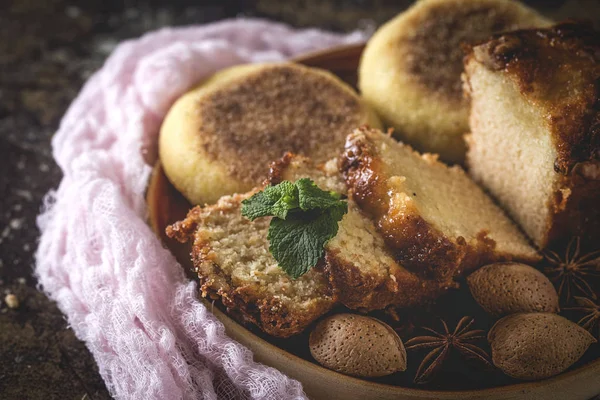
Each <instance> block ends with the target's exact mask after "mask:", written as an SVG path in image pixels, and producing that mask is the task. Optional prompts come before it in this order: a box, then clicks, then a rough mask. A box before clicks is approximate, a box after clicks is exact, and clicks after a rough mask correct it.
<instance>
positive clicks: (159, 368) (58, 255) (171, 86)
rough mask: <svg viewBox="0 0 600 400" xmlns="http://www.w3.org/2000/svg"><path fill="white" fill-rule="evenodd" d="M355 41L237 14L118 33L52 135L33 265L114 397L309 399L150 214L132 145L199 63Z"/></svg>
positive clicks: (271, 57)
mask: <svg viewBox="0 0 600 400" xmlns="http://www.w3.org/2000/svg"><path fill="white" fill-rule="evenodd" d="M363 39H364V38H363V35H362V34H360V33H354V34H351V35H348V36H341V35H335V34H331V33H326V32H321V31H317V30H314V29H311V30H293V29H290V28H288V27H286V26H283V25H280V24H275V23H268V22H264V21H258V20H244V19H239V20H231V21H224V22H220V23H215V24H211V25H206V26H201V27H188V28H178V29H164V30H160V31H157V32H153V33H149V34H147V35H145V36H143V37H142V38H140V39H137V40H131V41H127V42H125V43H123V44H121V45H120V46H119V47H118V48H117V49H116V50H115V51H114V53H113V54H112V55H111V56H110V57H109V59H108V60H107V61H106V63H105V65H104V66H103V67H102V69H100V70H99V71H98V72H97V73H96V74H94V76H93V77H92V78H91V79H90V80H89V82H87V84H86V85H85V86H84V88H83V90H82V91H81V93H80V94H79V96H78V97H77V98H76V99H75V101H74V102H73V104H72V105H71V107H70V108H69V110H68V111H67V113H66V115H65V116H64V118H63V120H62V122H61V124H60V128H59V130H58V132H57V133H56V136H55V137H54V139H53V142H52V145H53V151H54V157H55V158H56V162H57V163H58V165H59V166H60V167H61V168H62V171H63V173H64V178H63V180H62V182H61V183H60V186H59V187H58V189H57V190H56V191H53V192H51V193H49V194H48V196H47V198H46V201H45V205H44V210H43V212H42V214H41V215H40V216H39V218H38V225H39V227H40V229H41V232H42V236H41V239H40V244H39V248H38V251H37V266H36V274H37V278H38V279H39V282H40V284H41V286H42V287H43V289H44V290H45V291H46V292H47V293H48V295H49V296H50V297H51V298H52V299H54V300H56V302H57V303H58V305H59V307H60V308H61V310H62V311H63V312H64V313H65V314H66V315H67V317H68V321H69V323H70V325H71V327H72V328H73V330H74V331H75V333H76V334H77V336H78V337H79V338H81V339H82V340H84V341H85V342H86V344H87V346H88V348H89V349H90V351H91V352H92V354H93V355H94V358H95V360H96V362H97V363H98V366H99V369H100V373H101V375H102V377H103V378H104V380H105V382H106V385H107V387H108V389H109V391H110V393H111V394H112V395H113V396H114V397H115V398H118V399H217V398H219V399H221V398H223V399H238V398H251V399H293V398H294V399H295V398H298V399H300V398H304V397H305V396H304V394H303V392H302V387H301V385H300V384H299V383H298V382H296V381H294V380H292V379H290V378H288V377H286V376H285V375H283V374H282V373H280V372H279V371H277V370H275V369H273V368H269V367H266V366H264V365H261V364H258V363H255V362H254V361H253V360H252V354H251V352H250V351H249V350H248V349H246V348H245V347H243V346H242V345H240V344H239V343H236V342H235V341H233V340H231V339H229V338H228V337H227V336H226V335H225V333H224V329H223V326H222V325H221V323H220V322H219V321H218V320H216V318H215V317H214V316H213V315H212V314H211V313H210V311H208V310H207V309H206V308H205V307H204V306H203V305H202V303H200V302H199V301H198V300H197V291H198V290H197V289H198V288H197V285H196V283H195V282H190V281H188V280H187V279H186V277H185V276H184V273H183V271H182V269H181V267H180V266H179V265H178V264H177V262H176V261H175V259H174V258H173V256H172V255H171V254H170V253H169V251H168V250H166V249H164V248H163V247H162V246H161V244H160V243H159V241H158V239H157V238H156V237H155V236H154V234H153V233H152V231H151V230H150V228H149V227H148V225H147V224H146V221H145V217H146V205H145V201H144V190H145V188H146V184H147V181H148V177H149V174H150V170H151V168H150V167H149V166H148V165H146V164H145V163H144V159H143V156H142V151H141V150H142V148H148V149H153V148H155V145H156V139H157V134H158V131H159V127H160V124H161V121H162V119H163V117H164V115H165V114H166V112H167V110H168V109H169V107H170V105H171V104H172V103H173V101H174V100H175V99H176V98H177V97H178V96H180V95H181V94H182V93H184V92H185V91H186V90H187V89H189V88H191V87H192V86H193V85H194V83H196V82H198V81H199V80H200V79H202V78H203V77H205V76H207V75H208V74H211V73H213V72H215V71H216V70H218V69H220V68H224V67H227V66H230V65H233V64H239V63H246V62H260V61H277V60H283V59H285V58H287V57H290V56H294V55H297V54H299V53H303V52H307V51H312V50H316V49H319V48H325V47H328V46H335V45H340V44H343V43H349V42H356V41H359V40H363Z"/></svg>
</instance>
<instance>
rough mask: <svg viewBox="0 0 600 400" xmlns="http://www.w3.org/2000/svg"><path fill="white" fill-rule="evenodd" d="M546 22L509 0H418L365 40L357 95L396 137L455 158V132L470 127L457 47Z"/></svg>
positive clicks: (458, 141)
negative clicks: (502, 32)
mask: <svg viewBox="0 0 600 400" xmlns="http://www.w3.org/2000/svg"><path fill="white" fill-rule="evenodd" d="M548 23H549V21H548V20H547V19H545V18H544V17H542V16H541V15H540V14H538V13H537V12H536V11H534V10H532V9H530V8H529V7H526V6H524V5H522V4H520V3H519V2H516V1H512V0H469V1H464V0H421V1H418V2H416V3H415V4H414V5H413V6H412V7H411V8H410V9H409V10H407V11H405V12H404V13H402V14H399V15H398V16H397V17H395V18H394V19H392V20H391V21H389V22H388V23H386V24H385V25H384V26H382V27H381V28H380V29H379V30H378V31H377V32H376V33H375V35H374V36H373V38H372V39H371V40H369V42H368V43H367V47H366V48H365V51H364V53H363V56H362V59H361V63H360V68H359V87H360V90H361V93H362V95H363V96H364V98H365V100H366V101H367V102H368V103H369V104H370V105H372V106H373V108H374V109H375V110H376V111H377V112H378V113H379V115H380V116H381V118H382V119H383V122H384V123H385V124H387V125H388V126H390V127H393V128H394V129H395V132H394V134H395V135H396V136H397V137H398V138H399V139H401V140H403V141H406V142H407V143H409V144H411V145H412V146H414V148H415V149H417V150H419V151H423V152H431V153H437V154H439V155H440V158H441V159H442V160H444V161H446V162H452V163H461V162H462V161H463V159H464V155H465V150H466V147H465V144H464V141H463V137H462V136H463V134H464V133H466V132H467V131H468V130H469V125H468V115H469V103H468V100H467V99H465V98H464V97H463V93H462V89H461V81H460V75H461V73H462V72H463V64H462V58H463V51H462V49H461V45H462V44H464V43H475V42H477V41H480V40H484V39H486V38H487V37H489V36H490V35H491V34H492V33H493V32H500V31H506V30H513V29H517V28H528V27H537V26H544V25H547V24H548Z"/></svg>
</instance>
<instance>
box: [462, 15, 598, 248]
mask: <svg viewBox="0 0 600 400" xmlns="http://www.w3.org/2000/svg"><path fill="white" fill-rule="evenodd" d="M465 65H466V75H465V79H466V81H465V89H466V90H467V91H468V93H469V95H470V97H471V102H472V108H471V117H470V124H471V135H470V137H469V140H468V142H469V151H468V155H467V160H468V164H469V171H470V173H471V175H472V176H473V177H474V179H475V180H476V181H477V182H479V183H481V184H482V186H484V187H485V188H486V189H487V190H489V192H490V193H491V194H492V195H493V196H494V197H495V198H496V199H497V200H498V201H499V203H500V204H501V205H502V206H503V207H504V208H505V209H506V210H507V211H508V212H509V213H510V215H511V216H512V217H513V218H514V219H515V221H516V222H518V223H519V224H520V225H521V227H522V228H523V229H524V230H525V232H526V233H527V234H528V235H529V237H530V238H531V239H533V241H534V242H535V243H536V244H537V245H538V246H539V247H540V248H544V247H559V248H560V247H563V248H564V246H565V245H566V244H567V242H568V241H569V240H570V238H571V237H574V236H578V237H581V239H582V246H583V247H589V245H596V247H597V244H598V243H599V242H600V97H599V96H600V35H599V34H598V32H595V31H594V30H592V29H591V28H590V27H587V26H584V25H580V24H572V23H567V24H561V25H557V26H555V27H553V28H550V29H540V30H527V31H518V32H513V33H505V34H501V35H496V36H495V37H493V38H492V39H491V40H489V41H486V42H483V43H481V44H479V45H477V46H475V47H474V48H473V49H472V50H471V51H470V52H469V53H468V55H467V57H466V59H465Z"/></svg>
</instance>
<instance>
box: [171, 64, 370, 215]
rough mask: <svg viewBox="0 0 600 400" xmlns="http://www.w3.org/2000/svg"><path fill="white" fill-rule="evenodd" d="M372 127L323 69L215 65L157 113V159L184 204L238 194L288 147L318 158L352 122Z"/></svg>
mask: <svg viewBox="0 0 600 400" xmlns="http://www.w3.org/2000/svg"><path fill="white" fill-rule="evenodd" d="M363 124H368V125H371V126H380V122H379V120H378V118H377V117H376V116H375V114H374V113H373V112H371V111H369V110H368V108H367V107H366V106H365V105H364V103H363V102H362V100H361V99H360V98H359V96H358V95H357V94H356V92H355V91H354V90H353V89H352V88H350V87H349V86H348V85H346V84H345V83H343V82H342V81H340V80H339V79H338V78H337V77H335V76H334V75H332V74H330V73H329V72H326V71H323V70H320V69H316V68H308V67H304V66H301V65H296V64H291V63H281V64H260V65H257V64H252V65H242V66H236V67H232V68H229V69H226V70H223V71H221V72H219V73H217V74H215V75H213V76H212V77H211V78H209V79H208V80H207V81H205V82H204V83H202V84H201V85H200V86H198V87H196V88H195V89H193V90H191V91H190V92H188V93H186V94H185V95H183V96H182V97H181V98H180V99H179V100H177V102H176V103H175V104H174V105H173V107H172V108H171V110H170V111H169V113H168V114H167V117H166V118H165V120H164V122H163V125H162V128H161V132H160V139H159V156H160V161H161V163H162V166H163V168H164V171H165V173H166V175H167V177H168V178H169V180H170V181H171V183H173V185H174V186H175V187H176V188H177V189H178V190H179V191H180V192H181V193H182V194H183V195H184V196H185V197H186V198H187V199H188V200H189V201H190V202H191V203H192V204H212V203H215V202H216V201H217V200H218V199H219V198H220V197H221V196H223V195H228V194H233V193H243V192H246V191H248V190H250V189H252V188H253V187H255V186H257V185H258V184H260V183H262V181H263V180H264V179H265V178H266V177H267V174H268V172H269V164H270V162H271V161H273V160H277V159H279V158H280V157H281V156H282V155H283V154H284V153H285V152H287V151H291V152H293V153H296V154H301V155H304V156H307V157H310V158H312V159H313V160H315V162H317V163H319V162H325V161H326V160H328V159H330V158H332V157H335V156H336V155H337V154H339V153H341V151H342V149H343V148H344V142H345V139H346V136H347V135H348V134H349V133H351V132H352V130H353V129H355V128H356V127H358V126H360V125H363Z"/></svg>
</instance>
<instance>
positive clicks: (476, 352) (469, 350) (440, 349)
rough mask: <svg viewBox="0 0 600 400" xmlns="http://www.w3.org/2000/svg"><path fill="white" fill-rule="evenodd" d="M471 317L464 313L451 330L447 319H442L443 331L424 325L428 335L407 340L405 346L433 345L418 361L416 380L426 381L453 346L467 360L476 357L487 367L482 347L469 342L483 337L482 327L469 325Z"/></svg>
mask: <svg viewBox="0 0 600 400" xmlns="http://www.w3.org/2000/svg"><path fill="white" fill-rule="evenodd" d="M474 321H475V320H474V319H473V318H471V317H463V318H461V320H460V321H459V322H458V324H457V325H456V328H454V331H452V332H450V329H448V325H447V324H446V322H445V321H444V320H441V322H442V325H443V327H444V330H443V331H442V332H436V331H434V330H433V329H431V328H427V327H423V329H424V330H426V331H428V332H430V333H431V335H426V336H417V337H414V338H412V339H410V340H409V341H407V342H406V344H405V346H406V349H407V350H418V349H432V350H431V351H430V352H429V353H428V354H427V355H426V356H425V358H424V359H423V361H422V362H421V365H419V369H418V370H417V374H416V376H415V379H414V382H415V383H416V384H423V383H427V382H429V381H430V380H431V379H432V378H433V377H434V376H435V374H436V373H437V372H438V371H439V370H440V368H441V367H442V364H443V363H444V361H445V360H446V359H447V358H448V356H449V355H450V352H451V351H452V349H454V350H456V351H458V352H459V353H460V354H461V355H462V356H464V357H466V358H468V359H470V360H477V361H479V362H481V363H483V364H484V365H485V366H486V367H489V368H492V364H491V362H490V361H489V360H490V357H489V355H488V354H487V353H486V352H485V350H483V349H482V348H481V347H478V346H476V345H474V344H473V343H472V342H475V341H477V340H480V339H483V338H485V332H484V331H483V330H479V329H471V325H473V322H474Z"/></svg>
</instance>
